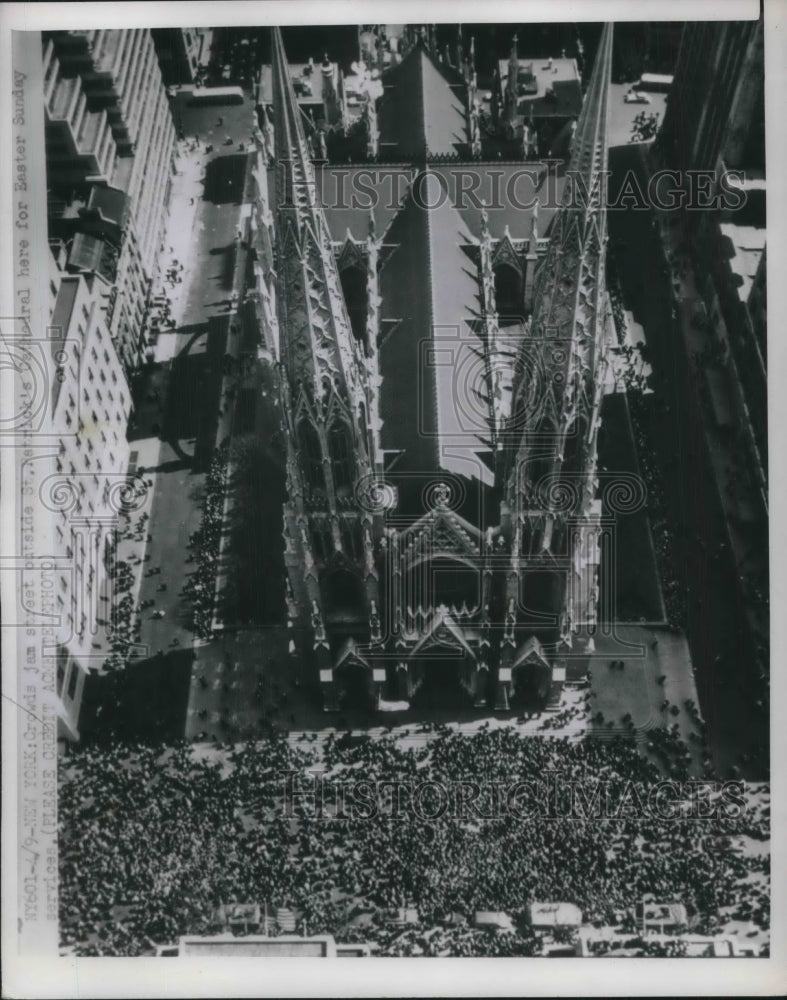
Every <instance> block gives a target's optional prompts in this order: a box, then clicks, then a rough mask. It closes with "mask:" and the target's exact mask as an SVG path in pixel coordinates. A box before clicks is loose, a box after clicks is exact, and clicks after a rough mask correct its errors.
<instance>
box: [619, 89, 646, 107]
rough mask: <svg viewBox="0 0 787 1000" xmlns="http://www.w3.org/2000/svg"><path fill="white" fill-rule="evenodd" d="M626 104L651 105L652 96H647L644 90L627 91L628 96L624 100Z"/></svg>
mask: <svg viewBox="0 0 787 1000" xmlns="http://www.w3.org/2000/svg"><path fill="white" fill-rule="evenodd" d="M623 100H624V101H625V102H626V104H650V95H649V94H646V93H645V91H644V90H634V88H633V87H632V88H631V90H628V91H626V95H625V97H624V98H623Z"/></svg>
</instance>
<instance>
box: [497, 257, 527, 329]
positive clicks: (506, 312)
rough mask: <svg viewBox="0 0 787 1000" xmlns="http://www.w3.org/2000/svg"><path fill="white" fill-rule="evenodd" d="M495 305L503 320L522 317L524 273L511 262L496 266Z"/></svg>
mask: <svg viewBox="0 0 787 1000" xmlns="http://www.w3.org/2000/svg"><path fill="white" fill-rule="evenodd" d="M495 305H496V306H497V315H498V316H499V317H500V319H501V321H505V320H519V319H521V318H522V313H523V312H524V302H523V298H522V275H521V274H520V273H519V271H517V270H516V268H514V267H512V266H511V265H510V264H505V263H501V264H498V265H497V267H496V268H495Z"/></svg>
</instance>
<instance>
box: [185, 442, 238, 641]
mask: <svg viewBox="0 0 787 1000" xmlns="http://www.w3.org/2000/svg"><path fill="white" fill-rule="evenodd" d="M228 460H229V446H228V445H227V444H223V445H221V446H220V447H219V448H217V450H216V453H215V455H214V456H213V459H212V460H211V463H210V466H209V468H208V472H207V475H206V477H205V503H204V507H203V511H202V522H201V524H200V526H199V528H198V529H197V530H196V531H195V532H194V534H193V535H192V536H191V538H189V550H190V552H191V553H193V557H194V559H195V560H196V569H195V571H194V573H193V574H192V575H191V576H190V577H189V579H188V580H187V582H186V586H185V592H186V596H187V597H188V598H189V599H190V600H191V602H192V606H193V611H194V633H195V635H197V636H198V637H199V638H200V639H209V638H210V637H211V635H212V634H213V613H214V605H215V591H216V579H217V576H218V571H219V554H220V550H221V536H222V531H223V530H224V528H223V525H224V502H225V499H226V495H227V488H228V485H229V472H228Z"/></svg>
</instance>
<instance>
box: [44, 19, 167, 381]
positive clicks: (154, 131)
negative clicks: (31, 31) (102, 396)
mask: <svg viewBox="0 0 787 1000" xmlns="http://www.w3.org/2000/svg"><path fill="white" fill-rule="evenodd" d="M42 41H43V71H44V97H45V101H46V108H47V119H46V155H47V186H48V198H49V216H50V229H57V230H59V232H60V235H61V236H62V238H63V239H64V240H65V241H66V243H67V245H68V249H69V254H68V260H67V269H68V270H69V271H70V272H72V273H76V272H82V273H86V274H87V273H95V274H98V275H99V276H100V277H101V279H102V280H103V281H104V282H105V284H106V287H107V295H106V297H105V299H104V303H105V310H106V318H107V323H108V325H109V329H110V332H111V335H112V338H113V340H114V341H115V343H116V346H117V350H118V353H119V355H120V357H121V359H122V361H123V363H124V364H125V366H126V369H127V371H129V372H130V371H132V370H133V369H134V368H136V367H137V366H138V365H139V363H140V361H141V359H142V357H143V353H144V344H143V341H142V338H143V329H144V312H145V309H146V307H147V296H148V292H149V288H150V283H151V280H152V278H153V275H154V273H155V270H156V266H157V260H158V255H159V252H160V245H161V237H162V234H163V231H164V223H165V218H166V207H167V203H168V199H169V193H170V183H171V176H172V171H173V156H174V151H175V127H174V123H173V119H172V114H171V111H170V107H169V102H168V98H167V91H166V86H165V84H164V81H163V78H162V73H161V68H160V66H159V60H158V54H157V50H156V46H155V44H154V41H153V37H152V35H151V32H150V31H148V30H144V29H133V30H96V31H55V32H45V33H43V36H42Z"/></svg>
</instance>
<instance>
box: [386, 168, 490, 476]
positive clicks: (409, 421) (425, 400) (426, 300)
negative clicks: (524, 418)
mask: <svg viewBox="0 0 787 1000" xmlns="http://www.w3.org/2000/svg"><path fill="white" fill-rule="evenodd" d="M417 184H418V189H417V190H418V191H419V192H420V193H419V194H417V195H411V196H410V197H409V198H408V200H407V203H406V205H405V206H404V208H403V209H402V211H401V212H400V213H399V214H398V215H397V217H396V218H395V219H394V221H393V223H392V225H391V228H390V229H389V231H388V235H387V237H386V241H387V242H390V244H391V250H390V252H389V256H388V258H387V261H386V263H385V265H384V267H383V270H382V273H381V289H380V290H381V294H382V298H383V302H384V304H385V306H384V312H383V318H384V319H387V320H388V322H387V323H384V324H383V331H382V338H381V340H382V343H381V349H380V371H381V374H382V376H383V385H382V391H381V410H382V412H381V416H382V420H383V428H382V443H383V448H384V449H387V450H404V451H405V455H404V456H403V460H402V461H403V467H404V468H408V469H418V470H427V469H428V470H431V471H438V470H442V471H445V472H449V473H453V474H455V475H459V476H463V477H465V478H467V479H471V480H473V479H474V480H479V481H481V482H483V483H485V484H487V485H491V483H492V480H493V476H492V474H491V472H490V470H489V469H488V467H487V466H486V464H485V463H484V461H483V459H482V458H481V457H480V456H481V454H482V453H484V452H487V451H488V450H489V444H488V441H489V438H490V437H491V419H490V415H489V407H488V405H487V404H486V403H485V401H484V393H485V391H486V387H485V383H484V375H485V370H484V365H483V360H482V346H483V345H482V341H481V336H480V334H481V318H482V317H481V298H480V290H479V285H478V278H477V268H476V264H475V263H474V261H473V259H472V257H471V255H470V252H469V251H470V250H471V248H472V245H473V242H474V241H473V236H472V233H471V232H470V230H469V229H468V228H467V226H466V225H465V223H464V221H463V219H462V217H461V215H460V214H459V213H458V212H457V211H456V209H455V208H454V207H453V206H452V205H451V204H450V202H449V200H448V199H444V200H443V203H442V204H438V202H439V201H440V197H439V196H440V181H439V179H438V177H437V176H436V175H435V174H434V173H433V172H432V171H430V170H427V171H424V174H423V176H422V178H421V179H420V180H419V181H418V182H417ZM429 204H433V205H434V206H435V207H433V208H427V207H426V205H429Z"/></svg>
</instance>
